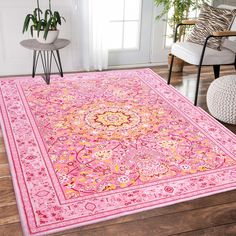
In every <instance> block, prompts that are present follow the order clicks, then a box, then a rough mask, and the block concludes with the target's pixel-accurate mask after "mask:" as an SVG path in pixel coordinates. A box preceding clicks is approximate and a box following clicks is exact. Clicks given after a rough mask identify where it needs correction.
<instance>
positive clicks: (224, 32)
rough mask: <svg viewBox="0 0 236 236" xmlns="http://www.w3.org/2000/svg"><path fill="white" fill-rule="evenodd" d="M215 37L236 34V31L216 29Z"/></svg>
mask: <svg viewBox="0 0 236 236" xmlns="http://www.w3.org/2000/svg"><path fill="white" fill-rule="evenodd" d="M212 35H213V36H215V37H229V36H236V31H227V30H226V31H215V32H213V33H212Z"/></svg>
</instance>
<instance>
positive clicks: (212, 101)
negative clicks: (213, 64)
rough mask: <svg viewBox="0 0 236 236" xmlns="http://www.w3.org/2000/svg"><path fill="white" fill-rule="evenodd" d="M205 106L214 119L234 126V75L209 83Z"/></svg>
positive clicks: (235, 84) (235, 90)
mask: <svg viewBox="0 0 236 236" xmlns="http://www.w3.org/2000/svg"><path fill="white" fill-rule="evenodd" d="M207 106H208V109H209V112H210V113H211V114H212V116H214V117H215V118H216V119H218V120H220V121H223V122H225V123H228V124H236V75H226V76H222V77H220V78H218V79H216V80H214V81H213V82H212V83H211V85H210V87H209V89H208V91H207Z"/></svg>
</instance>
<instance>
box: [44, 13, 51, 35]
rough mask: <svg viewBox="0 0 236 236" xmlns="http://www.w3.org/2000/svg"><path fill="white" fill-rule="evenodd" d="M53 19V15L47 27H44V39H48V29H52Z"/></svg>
mask: <svg viewBox="0 0 236 236" xmlns="http://www.w3.org/2000/svg"><path fill="white" fill-rule="evenodd" d="M52 21H53V17H51V18H50V19H49V21H48V22H47V25H46V27H45V29H44V35H43V37H44V39H47V36H48V31H49V30H50V27H51V24H52Z"/></svg>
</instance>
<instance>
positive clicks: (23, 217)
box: [0, 98, 30, 235]
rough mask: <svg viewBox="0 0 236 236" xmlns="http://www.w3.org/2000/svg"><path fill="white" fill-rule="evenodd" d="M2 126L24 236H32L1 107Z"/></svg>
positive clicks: (0, 120) (0, 124)
mask: <svg viewBox="0 0 236 236" xmlns="http://www.w3.org/2000/svg"><path fill="white" fill-rule="evenodd" d="M1 100H2V98H1ZM1 105H2V104H1ZM0 126H1V129H2V134H3V140H4V147H5V149H6V153H7V159H8V163H9V168H10V175H11V177H12V179H11V182H12V183H13V189H14V194H15V199H16V203H17V209H18V212H19V216H20V224H21V226H22V231H23V233H24V235H30V231H29V226H28V224H27V218H26V214H25V212H24V205H23V199H22V198H21V194H20V187H19V184H18V183H17V178H16V176H17V174H16V173H15V168H14V164H13V157H12V155H11V151H10V145H9V142H8V138H7V135H6V128H5V125H4V119H3V113H2V108H1V107H0Z"/></svg>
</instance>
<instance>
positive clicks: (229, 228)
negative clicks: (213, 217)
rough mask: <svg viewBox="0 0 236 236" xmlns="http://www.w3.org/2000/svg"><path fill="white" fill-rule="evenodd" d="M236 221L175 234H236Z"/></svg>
mask: <svg viewBox="0 0 236 236" xmlns="http://www.w3.org/2000/svg"><path fill="white" fill-rule="evenodd" d="M235 235H236V223H232V224H226V225H220V226H216V227H211V228H205V229H201V230H197V231H190V232H185V233H180V234H175V235H173V236H235Z"/></svg>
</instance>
